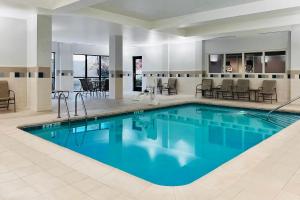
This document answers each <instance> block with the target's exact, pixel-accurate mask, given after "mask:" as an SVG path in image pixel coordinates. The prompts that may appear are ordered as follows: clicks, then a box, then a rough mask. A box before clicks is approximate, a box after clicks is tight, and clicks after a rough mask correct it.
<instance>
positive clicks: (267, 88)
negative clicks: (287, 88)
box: [258, 80, 277, 103]
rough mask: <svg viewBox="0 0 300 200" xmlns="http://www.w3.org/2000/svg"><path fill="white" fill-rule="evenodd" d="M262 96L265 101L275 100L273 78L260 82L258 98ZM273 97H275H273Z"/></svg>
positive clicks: (274, 82)
mask: <svg viewBox="0 0 300 200" xmlns="http://www.w3.org/2000/svg"><path fill="white" fill-rule="evenodd" d="M260 97H261V98H262V100H263V101H264V102H265V101H271V103H273V100H275V101H276V102H277V91H276V81H275V80H264V81H263V83H262V87H260V88H259V92H258V98H260ZM273 97H275V98H273Z"/></svg>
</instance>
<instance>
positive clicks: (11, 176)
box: [0, 172, 19, 184]
mask: <svg viewBox="0 0 300 200" xmlns="http://www.w3.org/2000/svg"><path fill="white" fill-rule="evenodd" d="M17 179H19V177H18V176H17V175H16V174H15V173H13V172H5V173H0V184H1V183H5V182H9V181H14V180H17Z"/></svg>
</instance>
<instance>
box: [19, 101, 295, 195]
mask: <svg viewBox="0 0 300 200" xmlns="http://www.w3.org/2000/svg"><path fill="white" fill-rule="evenodd" d="M189 103H200V104H208V105H218V106H225V107H234V108H244V109H245V108H247V109H248V108H249V109H253V107H251V106H244V107H241V106H239V105H237V106H236V105H232V106H228V105H224V104H218V103H216V102H214V103H207V102H201V101H198V100H191V101H183V102H176V103H167V104H160V105H159V106H153V105H151V106H144V107H143V108H138V109H135V108H134V109H124V110H121V111H112V112H106V113H105V114H100V115H97V116H95V115H92V116H91V117H107V116H113V115H116V114H120V113H124V114H125V113H130V112H134V111H138V110H153V109H157V108H165V107H171V106H178V105H183V104H189ZM258 110H270V109H268V108H266V109H258ZM282 111H283V112H289V110H286V109H283V110H282ZM293 113H300V112H299V111H297V112H293ZM74 119H76V120H77V119H78V120H80V119H83V118H82V117H76V118H74ZM61 121H65V119H59V120H49V121H45V122H38V123H32V124H30V126H34V125H37V124H41V123H55V122H61ZM26 125H27V126H28V123H27V124H26ZM21 126H24V124H19V125H17V127H15V129H17V131H16V133H17V134H14V135H13V137H14V138H16V139H18V140H19V141H22V142H23V143H24V144H27V145H30V147H31V148H33V149H35V150H37V151H39V152H43V153H45V154H46V155H47V156H50V157H51V158H53V159H55V160H58V161H60V162H62V163H64V164H65V165H67V166H68V167H70V168H73V169H75V170H78V171H79V172H81V173H83V174H85V175H87V176H90V177H93V178H95V179H96V180H98V181H100V182H102V183H104V184H106V185H110V186H112V187H113V188H115V189H117V190H120V191H122V193H124V194H127V195H129V196H130V197H140V198H142V197H145V196H143V195H145V193H146V196H147V195H148V196H149V195H150V196H152V194H151V193H152V192H153V191H152V192H151V193H147V192H145V191H144V192H143V190H145V189H147V190H148V191H149V189H150V188H155V189H157V190H158V191H161V192H158V193H161V194H156V196H157V195H166V192H167V193H168V195H170V197H174V195H175V194H174V193H177V192H179V191H180V192H181V193H182V194H181V195H189V194H188V193H189V192H193V191H194V190H199V189H200V190H208V191H211V195H212V196H215V195H216V194H220V195H221V193H222V192H224V191H225V190H226V187H225V186H229V185H233V184H234V181H233V180H238V179H240V178H241V176H242V175H243V174H245V173H247V171H248V170H250V169H251V168H253V167H254V166H255V165H257V164H258V163H260V162H262V161H263V160H264V159H265V158H266V157H268V156H270V155H271V154H272V153H273V150H274V149H276V150H278V145H279V146H280V145H282V144H283V143H284V142H285V141H288V140H291V138H293V137H295V136H296V135H295V132H296V131H295V130H297V129H299V127H300V122H299V121H297V122H295V123H293V124H292V125H290V126H288V127H286V128H284V129H282V130H281V131H279V132H278V133H276V134H275V135H273V136H272V137H270V138H268V139H266V140H264V141H262V142H261V143H259V144H257V145H255V146H254V147H252V148H250V149H248V150H247V151H245V152H243V153H241V154H239V155H238V156H236V157H235V158H233V159H232V160H229V161H227V162H226V163H224V164H222V165H220V166H219V167H217V168H216V169H214V170H212V171H211V172H209V173H208V174H206V175H205V176H202V177H200V178H199V179H197V180H195V181H194V182H192V183H190V184H187V185H183V186H160V185H156V184H153V183H150V182H148V181H146V180H144V179H141V178H138V177H136V176H134V175H131V174H128V173H126V172H124V171H121V170H119V169H117V168H115V167H112V166H110V165H106V164H104V163H102V162H100V161H96V160H94V159H92V158H89V157H87V156H84V155H82V154H79V153H77V152H74V151H72V150H69V149H67V148H64V147H61V146H59V145H56V144H54V143H51V142H49V141H47V140H44V139H42V138H39V137H36V136H34V135H31V134H30V133H28V132H26V131H23V130H20V129H19V127H21ZM24 133H26V134H24ZM60 154H63V156H62V155H60ZM65 158H69V159H68V161H66V160H64V159H65ZM251 159H254V161H255V162H253V160H252V161H251ZM70 160H73V161H74V162H69V161H70ZM75 160H76V161H79V160H80V162H81V163H84V164H83V165H80V164H79V165H74V163H75ZM245 164H247V165H248V166H246V165H245ZM84 165H88V166H90V167H91V166H93V167H92V168H93V171H91V172H90V171H87V170H84V167H83V166H84ZM237 166H242V167H241V168H240V167H237ZM97 173H99V174H97ZM222 174H223V175H224V176H223V175H222ZM107 177H114V178H116V179H118V178H119V179H121V180H122V181H124V182H125V183H126V182H127V184H131V185H132V187H135V188H140V189H141V193H140V192H137V191H136V189H133V190H132V191H131V189H128V187H125V186H120V185H114V183H111V180H110V179H109V178H107ZM227 177H231V180H230V181H228V180H227ZM214 179H215V180H214ZM106 180H108V182H109V183H107V182H106ZM218 181H219V182H222V184H220V183H219V182H218ZM117 182H118V181H117ZM224 182H226V183H227V182H229V183H227V184H225V185H224ZM212 183H214V185H212ZM216 185H217V186H216ZM124 187H125V188H126V189H125V188H124ZM169 190H171V191H172V192H171V193H170V194H169V192H168V191H169ZM176 190H178V191H176ZM150 191H151V189H150ZM205 194H207V192H205ZM175 196H176V195H175ZM173 199H174V198H173Z"/></svg>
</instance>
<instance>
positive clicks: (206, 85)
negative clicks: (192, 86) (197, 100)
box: [195, 79, 213, 97]
mask: <svg viewBox="0 0 300 200" xmlns="http://www.w3.org/2000/svg"><path fill="white" fill-rule="evenodd" d="M212 84H213V80H212V79H202V83H201V84H198V85H197V86H196V94H195V96H197V94H198V93H201V94H202V96H203V97H213V90H212ZM207 94H208V96H207Z"/></svg>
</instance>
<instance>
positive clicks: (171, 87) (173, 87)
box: [162, 78, 177, 95]
mask: <svg viewBox="0 0 300 200" xmlns="http://www.w3.org/2000/svg"><path fill="white" fill-rule="evenodd" d="M162 91H167V92H168V95H171V94H177V79H176V78H169V80H168V83H165V84H164V86H163V89H162Z"/></svg>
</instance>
